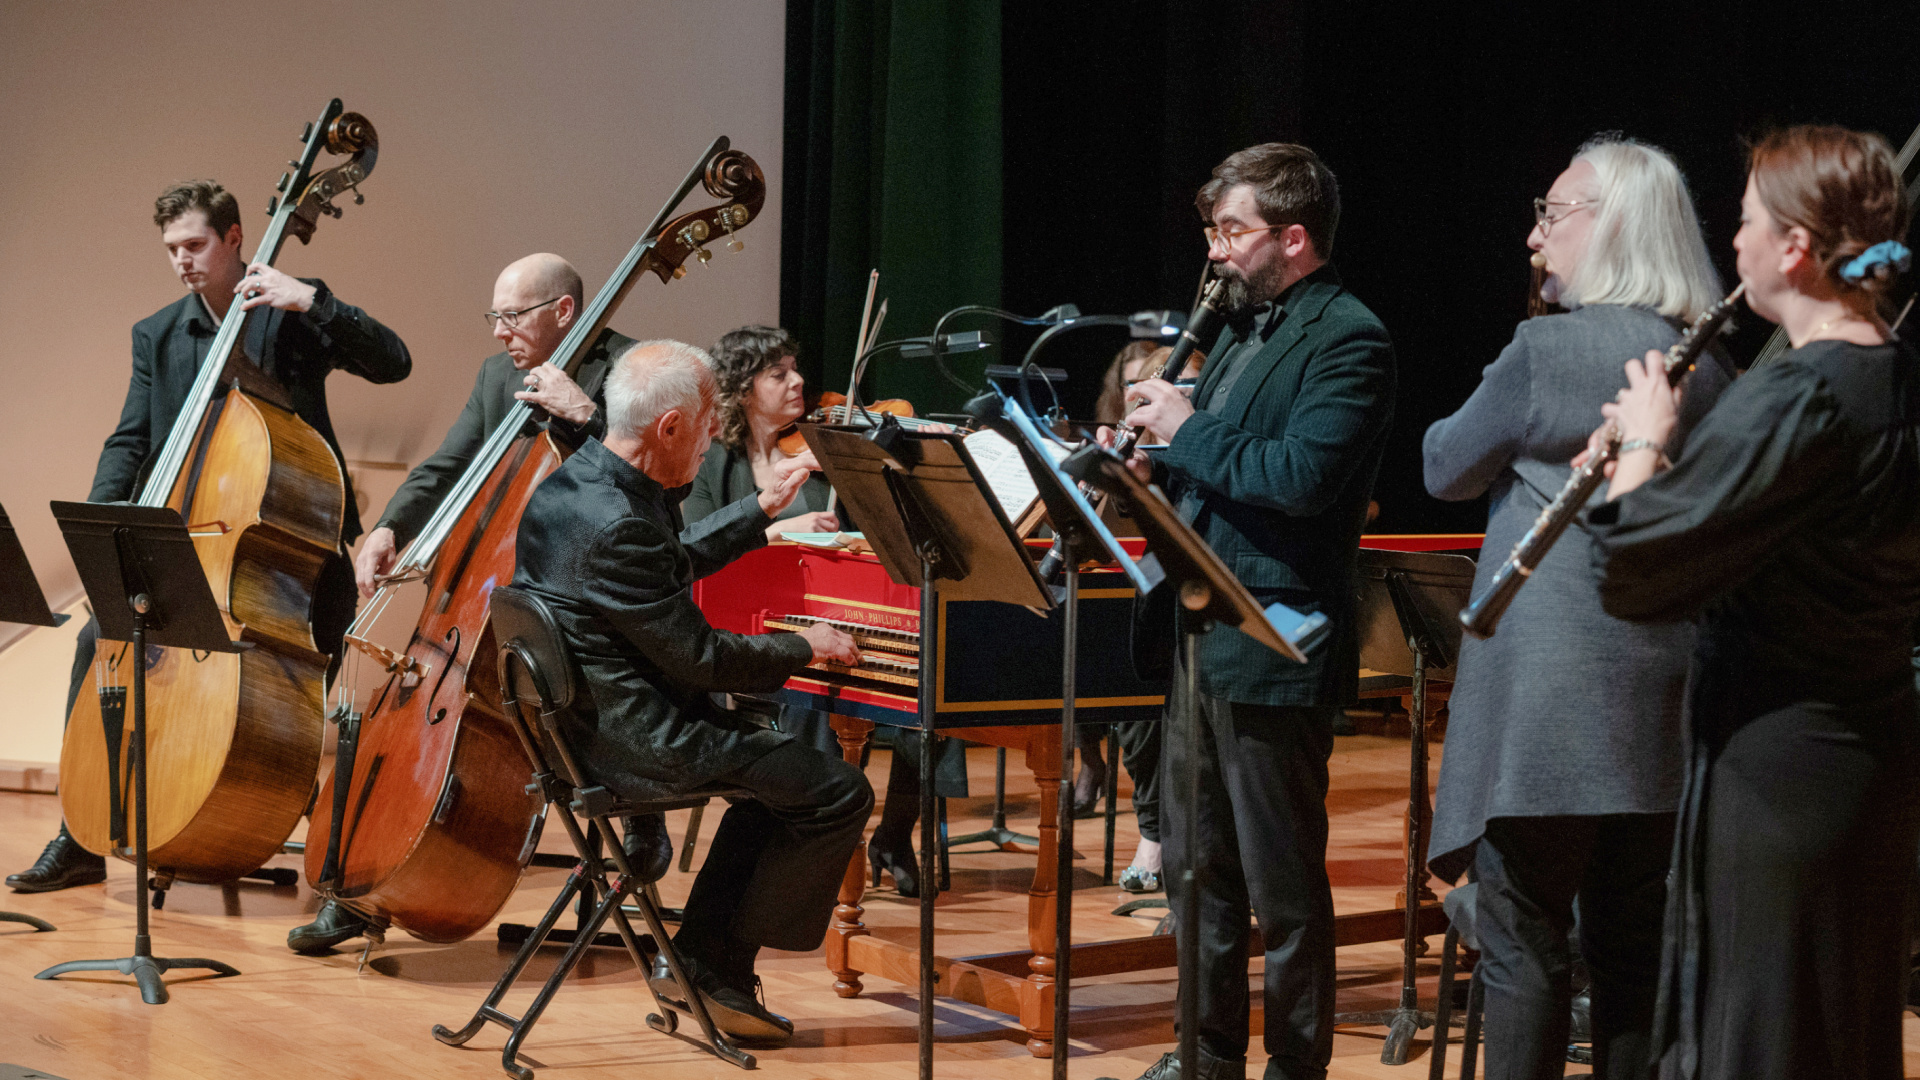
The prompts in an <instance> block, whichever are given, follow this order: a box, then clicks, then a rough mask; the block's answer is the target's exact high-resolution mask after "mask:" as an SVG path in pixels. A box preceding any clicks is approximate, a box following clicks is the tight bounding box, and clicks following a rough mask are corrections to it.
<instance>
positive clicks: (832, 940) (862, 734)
mask: <svg viewBox="0 0 1920 1080" xmlns="http://www.w3.org/2000/svg"><path fill="white" fill-rule="evenodd" d="M830 723H831V725H832V727H833V733H834V735H835V736H837V737H838V738H839V740H840V753H841V755H842V756H843V757H844V758H845V759H846V760H847V762H848V764H850V765H853V766H854V767H855V768H858V767H859V766H860V757H861V754H862V753H863V752H864V751H865V750H866V746H867V739H868V738H869V737H870V736H871V735H872V734H873V722H872V721H870V720H859V719H855V718H854V717H851V716H839V715H835V716H834V717H833V719H832V720H831V722H830ZM866 892H867V842H866V840H865V839H862V840H861V841H860V842H859V843H858V844H856V845H854V849H853V861H852V862H850V863H848V864H847V873H846V876H845V877H843V878H841V879H840V902H839V903H838V904H836V905H835V906H834V909H833V923H832V924H831V925H830V926H829V927H828V929H827V970H829V971H831V972H833V977H834V981H833V992H834V993H836V994H839V995H840V996H841V997H843V998H850V997H858V996H859V994H860V990H861V986H860V974H861V973H860V972H858V971H856V970H854V968H853V963H852V960H851V958H850V957H849V956H848V953H847V944H848V942H850V941H852V940H853V939H854V938H857V937H865V936H866V935H867V934H868V933H869V932H870V931H868V930H867V928H866V926H865V925H864V924H862V923H861V922H860V917H861V916H862V915H863V914H865V913H866V912H865V909H864V908H862V907H861V906H860V900H861V898H862V897H864V896H865V895H866Z"/></svg>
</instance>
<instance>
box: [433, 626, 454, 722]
mask: <svg viewBox="0 0 1920 1080" xmlns="http://www.w3.org/2000/svg"><path fill="white" fill-rule="evenodd" d="M441 640H442V641H444V642H446V645H447V662H446V663H445V664H442V665H440V677H439V678H437V679H435V680H433V693H431V694H428V695H427V700H428V701H438V700H440V684H442V683H444V682H446V681H447V672H449V671H452V670H453V665H454V661H456V660H458V659H459V658H460V628H459V627H458V626H449V627H447V636H446V637H444V638H442V639H441ZM446 718H447V707H446V706H445V705H442V706H440V707H439V708H437V709H435V710H433V715H432V716H430V717H428V718H427V726H428V727H432V726H433V725H434V724H437V723H439V722H440V721H442V720H445V719H446Z"/></svg>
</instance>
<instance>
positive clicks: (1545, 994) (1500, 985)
mask: <svg viewBox="0 0 1920 1080" xmlns="http://www.w3.org/2000/svg"><path fill="white" fill-rule="evenodd" d="M1673 826H1674V815H1672V814H1610V815H1594V816H1578V817H1575V816H1568V817H1525V818H1495V819H1494V820H1492V821H1489V822H1487V828H1486V833H1485V834H1484V835H1482V836H1481V838H1480V843H1479V846H1478V847H1477V848H1476V849H1475V851H1474V873H1475V877H1476V878H1477V879H1478V880H1479V883H1480V888H1479V892H1478V894H1477V896H1476V899H1475V905H1476V909H1477V910H1476V912H1475V918H1474V929H1475V931H1476V932H1477V933H1478V934H1479V937H1480V967H1479V969H1478V970H1479V976H1480V981H1481V984H1482V985H1483V986H1484V987H1485V989H1486V1010H1487V1012H1486V1040H1487V1069H1486V1075H1487V1078H1488V1080H1559V1078H1560V1077H1561V1076H1563V1075H1565V1073H1566V1067H1567V1036H1568V1024H1569V1019H1570V1017H1569V1013H1570V1009H1571V1005H1572V997H1573V992H1572V985H1571V975H1572V966H1573V958H1572V955H1571V950H1570V949H1569V948H1568V943H1567V935H1568V933H1569V931H1571V930H1572V929H1573V925H1574V902H1575V899H1576V897H1577V898H1578V901H1579V905H1580V920H1579V922H1580V952H1581V955H1582V957H1583V958H1584V959H1585V961H1586V964H1587V969H1588V971H1589V972H1590V973H1591V974H1592V977H1593V1013H1592V1015H1593V1075H1594V1076H1595V1077H1598V1078H1609V1080H1640V1078H1644V1077H1650V1076H1651V1075H1652V1056H1651V1054H1652V1043H1651V1038H1652V1031H1653V1004H1654V997H1655V995H1656V993H1657V991H1658V988H1659V978H1660V925H1661V918H1662V913H1663V911H1664V908H1665V904H1666V896H1667V889H1666V880H1667V865H1668V861H1669V857H1670V856H1671V854H1672V851H1673Z"/></svg>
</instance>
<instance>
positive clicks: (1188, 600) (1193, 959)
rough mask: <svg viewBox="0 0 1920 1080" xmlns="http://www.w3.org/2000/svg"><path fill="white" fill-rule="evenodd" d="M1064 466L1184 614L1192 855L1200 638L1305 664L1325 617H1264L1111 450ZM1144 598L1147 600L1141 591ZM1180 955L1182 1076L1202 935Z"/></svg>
mask: <svg viewBox="0 0 1920 1080" xmlns="http://www.w3.org/2000/svg"><path fill="white" fill-rule="evenodd" d="M1060 467H1061V470H1062V471H1063V472H1065V473H1066V474H1067V475H1069V476H1072V477H1075V478H1076V479H1079V480H1081V481H1082V482H1084V483H1087V484H1090V485H1092V486H1093V487H1095V488H1098V489H1099V490H1101V491H1104V492H1106V493H1108V494H1109V495H1115V496H1118V497H1120V498H1121V499H1124V500H1125V501H1126V503H1127V505H1128V506H1129V507H1130V509H1131V511H1132V514H1133V520H1134V521H1135V522H1136V523H1138V524H1139V526H1140V531H1141V533H1142V534H1144V535H1145V536H1146V538H1147V557H1146V558H1145V559H1143V560H1141V562H1140V564H1139V569H1140V570H1141V571H1142V572H1144V573H1145V574H1146V575H1147V576H1148V577H1149V578H1158V579H1159V580H1158V583H1157V584H1156V585H1155V586H1154V588H1155V589H1156V590H1157V589H1173V590H1175V593H1174V595H1175V596H1176V597H1177V598H1178V600H1179V603H1180V606H1181V607H1182V608H1184V609H1186V613H1187V615H1186V618H1185V619H1184V620H1182V624H1183V625H1182V626H1181V634H1180V639H1181V642H1180V654H1181V655H1180V665H1179V670H1180V688H1179V693H1178V694H1177V695H1176V700H1177V702H1178V704H1177V705H1176V706H1175V707H1174V708H1173V709H1171V710H1170V714H1171V715H1172V716H1173V718H1174V722H1175V723H1176V724H1178V725H1179V728H1180V733H1181V736H1182V738H1181V749H1182V756H1181V758H1179V759H1178V760H1179V763H1180V765H1181V767H1182V769H1180V770H1176V774H1177V775H1179V778H1180V780H1181V781H1182V783H1181V785H1180V787H1181V789H1182V793H1183V794H1184V795H1185V797H1186V800H1187V806H1188V807H1189V810H1188V812H1187V815H1186V828H1185V833H1186V849H1187V851H1189V852H1192V851H1193V850H1195V848H1197V847H1198V844H1197V842H1196V841H1197V839H1198V833H1197V825H1196V822H1195V820H1194V819H1195V815H1194V813H1193V812H1192V809H1191V808H1192V807H1196V806H1198V805H1199V803H1200V770H1199V769H1198V768H1197V767H1196V765H1197V762H1198V760H1199V757H1198V755H1199V749H1200V740H1199V732H1198V728H1199V723H1200V714H1199V709H1198V708H1197V707H1196V701H1197V697H1198V694H1199V676H1198V672H1197V668H1198V666H1199V656H1200V635H1201V634H1204V633H1206V632H1207V631H1208V630H1209V629H1211V628H1212V624H1214V623H1216V622H1218V623H1222V624H1224V625H1227V626H1232V627H1236V628H1238V629H1239V630H1240V631H1241V632H1242V633H1244V634H1246V635H1247V636H1248V637H1251V638H1253V639H1254V640H1255V641H1258V642H1259V643H1260V644H1262V645H1265V646H1266V647H1267V648H1269V649H1272V650H1273V651H1275V652H1277V653H1279V654H1280V655H1282V656H1284V657H1286V658H1287V659H1289V660H1292V661H1295V662H1296V663H1305V662H1306V659H1307V651H1308V650H1309V649H1312V648H1313V647H1314V646H1315V645H1316V644H1318V643H1319V641H1320V640H1321V639H1322V638H1324V637H1325V636H1326V634H1327V631H1328V629H1329V626H1328V622H1327V617H1326V616H1325V615H1323V614H1320V613H1318V612H1315V613H1312V614H1302V613H1300V612H1298V611H1294V610H1293V609H1292V608H1289V607H1287V606H1285V605H1284V604H1271V605H1268V607H1267V608H1266V609H1265V610H1262V609H1261V607H1260V605H1259V603H1258V602H1256V601H1255V600H1254V598H1253V596H1252V595H1251V594H1249V593H1248V592H1247V589H1246V586H1244V585H1242V584H1240V581H1239V579H1238V578H1235V577H1234V576H1233V573H1232V572H1231V571H1229V570H1228V569H1227V566H1226V564H1225V563H1223V562H1221V561H1220V557H1219V556H1218V555H1215V554H1214V553H1213V549H1212V548H1210V547H1208V546H1207V542H1206V541H1205V540H1202V539H1201V538H1200V536H1199V534H1197V533H1195V532H1194V531H1193V530H1192V529H1191V528H1189V527H1188V525H1187V523H1186V522H1184V521H1182V520H1181V519H1180V515H1179V514H1178V513H1176V512H1175V511H1174V508H1173V506H1172V505H1171V504H1169V503H1168V502H1167V500H1166V496H1164V495H1162V494H1161V493H1160V489H1159V488H1156V487H1149V486H1147V485H1146V484H1143V483H1141V482H1140V479H1139V478H1138V477H1136V476H1134V475H1133V473H1131V472H1129V471H1128V470H1127V467H1126V464H1125V463H1124V462H1122V461H1121V460H1120V458H1119V457H1118V456H1116V455H1115V454H1114V453H1113V452H1112V451H1110V450H1103V449H1101V448H1100V447H1098V446H1095V445H1094V444H1092V443H1088V444H1087V445H1086V446H1083V447H1081V448H1080V449H1079V450H1076V451H1074V452H1073V453H1072V454H1069V455H1068V456H1067V459H1066V460H1065V461H1062V462H1061V463H1060ZM1140 599H1141V600H1143V601H1144V600H1145V599H1146V593H1145V592H1144V591H1143V592H1142V593H1141V597H1140ZM1180 873H1181V875H1182V882H1183V884H1184V886H1185V888H1184V890H1183V892H1182V895H1181V898H1180V906H1179V909H1178V912H1177V917H1176V919H1175V925H1176V926H1185V927H1189V928H1191V927H1195V926H1198V925H1199V922H1200V894H1199V889H1198V888H1197V886H1198V884H1199V874H1198V873H1197V872H1196V871H1195V869H1194V868H1193V867H1192V866H1188V867H1186V868H1185V869H1183V870H1181V871H1180ZM1175 949H1176V951H1177V955H1178V957H1179V970H1180V982H1181V984H1182V985H1183V986H1185V987H1187V990H1188V992H1186V993H1183V994H1180V995H1179V1029H1180V1067H1181V1070H1182V1075H1187V1076H1191V1075H1193V1074H1192V1072H1191V1070H1192V1069H1193V1066H1194V1064H1195V1063H1196V1062H1198V1061H1199V1046H1200V1042H1199V1040H1200V996H1199V994H1197V993H1195V992H1193V989H1194V985H1195V983H1194V978H1195V973H1196V970H1197V969H1198V967H1199V963H1200V935H1199V934H1197V933H1193V932H1191V931H1189V932H1188V933H1184V934H1182V933H1177V932H1176V934H1175Z"/></svg>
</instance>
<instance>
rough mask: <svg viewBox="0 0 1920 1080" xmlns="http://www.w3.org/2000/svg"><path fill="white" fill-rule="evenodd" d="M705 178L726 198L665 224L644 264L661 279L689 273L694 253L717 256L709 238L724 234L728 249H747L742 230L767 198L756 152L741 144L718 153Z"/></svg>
mask: <svg viewBox="0 0 1920 1080" xmlns="http://www.w3.org/2000/svg"><path fill="white" fill-rule="evenodd" d="M701 183H702V186H704V187H705V188H706V189H707V194H709V195H712V196H714V197H716V198H720V199H725V200H727V201H726V202H724V203H721V204H720V205H719V206H714V207H709V208H708V209H705V210H696V211H694V212H693V213H690V214H682V215H680V216H679V217H677V218H674V219H673V220H672V221H670V222H668V223H667V225H666V227H665V228H664V229H662V230H660V234H659V238H658V239H657V240H656V241H655V243H654V246H653V250H652V251H650V252H648V254H647V261H646V263H645V266H646V268H647V269H649V270H652V271H653V272H654V273H656V274H658V275H660V280H661V281H672V280H673V279H675V278H678V277H684V276H685V275H686V272H687V268H686V261H687V260H688V259H689V258H693V259H698V260H699V261H700V262H701V264H703V265H704V264H705V263H706V262H707V261H708V260H710V259H712V258H713V252H711V251H709V250H707V247H706V242H707V241H708V240H711V239H713V238H714V237H717V236H722V235H724V236H725V237H726V246H727V250H728V251H743V250H745V249H746V244H744V243H742V242H741V241H740V237H739V235H738V232H739V230H741V229H743V228H745V227H746V225H747V223H748V222H750V221H752V220H754V219H755V218H757V217H759V216H760V207H761V206H762V205H764V204H765V203H766V201H767V178H766V176H765V174H763V173H762V172H761V171H760V166H759V165H758V164H757V163H755V161H754V160H753V159H752V158H750V157H748V156H747V155H745V154H743V153H741V152H740V151H738V150H723V151H721V152H720V153H718V154H715V155H714V156H713V159H712V160H711V161H709V162H707V168H706V173H705V175H704V176H702V178H701Z"/></svg>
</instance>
